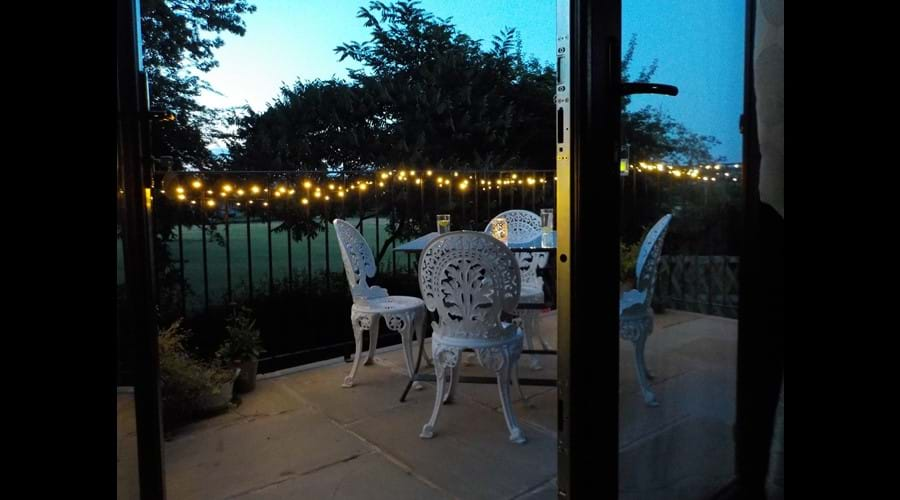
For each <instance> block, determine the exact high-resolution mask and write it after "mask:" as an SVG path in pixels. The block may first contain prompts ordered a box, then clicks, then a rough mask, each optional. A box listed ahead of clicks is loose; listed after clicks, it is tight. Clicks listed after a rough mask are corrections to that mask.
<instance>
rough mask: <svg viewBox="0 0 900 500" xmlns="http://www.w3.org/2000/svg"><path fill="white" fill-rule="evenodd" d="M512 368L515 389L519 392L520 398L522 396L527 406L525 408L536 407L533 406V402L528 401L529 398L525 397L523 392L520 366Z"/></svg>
mask: <svg viewBox="0 0 900 500" xmlns="http://www.w3.org/2000/svg"><path fill="white" fill-rule="evenodd" d="M511 368H512V384H513V387H515V388H516V390H517V391H519V396H521V398H522V402H523V403H524V404H525V406H527V407H529V408H534V405H533V404H531V402H529V401H528V397H526V396H525V391H523V390H522V384H520V383H519V366H518V365H516V366H513V367H511Z"/></svg>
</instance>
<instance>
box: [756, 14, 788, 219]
mask: <svg viewBox="0 0 900 500" xmlns="http://www.w3.org/2000/svg"><path fill="white" fill-rule="evenodd" d="M753 74H754V82H753V84H754V87H755V89H756V116H757V124H758V128H759V149H760V153H761V154H762V163H761V165H760V173H759V195H760V199H761V200H762V201H763V202H765V203H768V204H769V205H771V206H772V207H773V208H774V209H775V210H776V211H778V213H779V214H781V216H782V217H784V0H758V2H757V4H756V39H755V41H754V49H753Z"/></svg>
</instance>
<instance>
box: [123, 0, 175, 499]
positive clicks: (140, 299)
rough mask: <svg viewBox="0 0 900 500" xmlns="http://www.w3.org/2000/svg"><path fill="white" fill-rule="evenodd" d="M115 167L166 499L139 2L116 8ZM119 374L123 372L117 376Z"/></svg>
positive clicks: (149, 445) (155, 461)
mask: <svg viewBox="0 0 900 500" xmlns="http://www.w3.org/2000/svg"><path fill="white" fill-rule="evenodd" d="M116 11H117V12H116V153H117V157H116V169H117V170H118V172H117V176H118V177H119V179H120V185H121V188H122V195H121V198H120V199H118V200H116V201H117V207H120V211H121V217H122V234H123V241H122V243H123V245H122V246H123V256H124V261H125V287H126V293H127V296H126V297H127V298H126V307H127V309H128V314H127V319H128V323H127V325H126V329H125V331H126V332H127V334H129V335H132V336H134V339H135V383H134V405H135V421H136V422H135V423H136V430H137V445H138V446H137V453H138V475H139V481H140V492H141V498H153V499H163V498H165V496H166V492H165V478H164V474H163V471H164V467H163V463H164V461H163V458H164V457H163V446H162V417H161V414H160V392H159V351H158V345H157V342H158V338H157V337H158V334H159V332H158V329H157V318H156V306H155V303H156V300H155V299H156V294H155V293H154V290H155V282H154V270H153V248H152V245H151V244H152V239H151V238H152V227H151V220H152V217H151V213H150V211H151V207H152V204H151V203H150V188H151V178H152V175H151V166H150V162H149V161H148V159H149V147H150V144H149V135H148V127H149V122H148V118H149V116H150V114H149V95H148V93H147V80H146V74H145V73H144V70H143V62H142V59H141V58H142V56H141V54H142V50H141V28H140V0H120V1H119V2H118V4H117V5H116ZM117 375H118V374H117Z"/></svg>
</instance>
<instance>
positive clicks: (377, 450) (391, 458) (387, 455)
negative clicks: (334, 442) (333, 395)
mask: <svg viewBox="0 0 900 500" xmlns="http://www.w3.org/2000/svg"><path fill="white" fill-rule="evenodd" d="M285 387H286V388H287V389H288V390H289V391H291V392H293V393H294V394H295V395H296V396H297V397H298V398H300V399H302V400H304V401H307V402H308V403H309V405H310V406H312V407H313V408H315V409H316V411H318V412H319V413H320V414H321V415H322V416H323V417H324V418H326V419H328V420H329V421H330V422H331V423H332V424H333V425H335V426H337V427H338V428H340V429H342V430H343V431H344V432H346V433H348V434H350V435H352V436H354V437H355V438H356V439H358V440H360V441H362V442H363V443H364V444H365V445H366V446H368V447H369V448H370V449H371V450H372V452H373V453H377V454H378V455H381V456H382V457H384V459H385V460H387V461H388V462H390V463H392V464H394V465H395V466H397V467H398V468H399V469H400V470H402V471H403V472H405V473H407V474H409V475H410V476H411V477H413V478H415V479H416V480H418V481H419V482H421V483H422V484H425V485H426V486H428V487H430V488H431V489H433V490H436V491H438V492H440V493H443V494H445V495H447V496H449V497H451V498H455V496H454V495H453V494H451V493H450V492H449V491H447V490H445V489H443V488H441V487H440V486H438V485H437V484H435V483H434V482H432V481H431V480H429V479H428V478H426V477H424V476H422V475H420V474H418V473H416V471H415V470H413V468H412V467H410V466H409V465H407V464H406V463H404V462H403V461H402V460H400V459H399V458H397V457H395V456H393V455H392V454H390V453H388V452H387V451H385V450H384V449H383V448H381V447H380V446H378V445H377V444H375V443H373V442H371V441H369V440H368V439H366V438H364V437H363V436H362V435H360V434H359V433H357V432H354V431H353V430H352V429H350V428H349V427H348V425H351V424H342V423H341V422H339V421H337V420H335V419H333V418H331V416H329V415H328V414H327V413H326V412H324V411H323V410H322V409H321V408H319V406H318V405H316V404H315V403H313V402H311V401H309V400H307V399H306V398H304V397H303V396H302V395H301V394H299V393H298V392H297V391H296V390H294V388H292V387H290V386H285ZM357 420H362V419H357Z"/></svg>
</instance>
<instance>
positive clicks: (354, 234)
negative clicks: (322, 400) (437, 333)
mask: <svg viewBox="0 0 900 500" xmlns="http://www.w3.org/2000/svg"><path fill="white" fill-rule="evenodd" d="M334 230H335V232H336V233H337V238H338V242H339V243H340V247H341V258H342V259H343V261H344V271H346V273H347V281H348V282H349V284H350V294H351V295H352V296H353V306H352V307H351V308H350V322H351V323H352V324H353V337H354V339H355V341H356V355H355V356H354V358H353V368H351V369H350V375H347V377H345V378H344V383H343V387H353V378H354V377H355V376H356V370H357V369H358V368H359V360H360V358H361V357H362V340H363V331H366V330H368V331H369V353H368V355H367V357H366V362H365V364H366V365H370V364H372V362H373V361H374V358H375V348H376V347H377V346H378V330H379V326H380V323H381V319H382V318H384V322H385V324H386V325H387V327H388V329H390V330H393V331H395V332H399V333H400V339H401V341H402V343H403V359H404V361H405V362H406V370H407V372H408V373H409V376H410V377H412V376H413V355H412V352H413V348H412V342H413V333H415V335H416V336H417V337H418V338H419V342H424V341H425V340H424V338H423V327H424V326H425V317H426V315H427V312H426V311H425V302H423V301H422V299H419V298H418V297H404V296H400V295H395V296H391V295H388V291H387V290H385V289H384V288H381V287H378V286H369V285H368V283H366V278H372V277H374V276H375V271H376V267H375V257H374V256H373V255H372V249H371V248H369V244H368V242H366V240H365V238H363V236H362V235H361V234H359V231H357V230H356V228H354V227H353V226H352V225H350V224H348V223H347V222H345V221H343V220H341V219H335V220H334ZM414 387H415V388H417V389H421V385H420V384H414Z"/></svg>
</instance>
